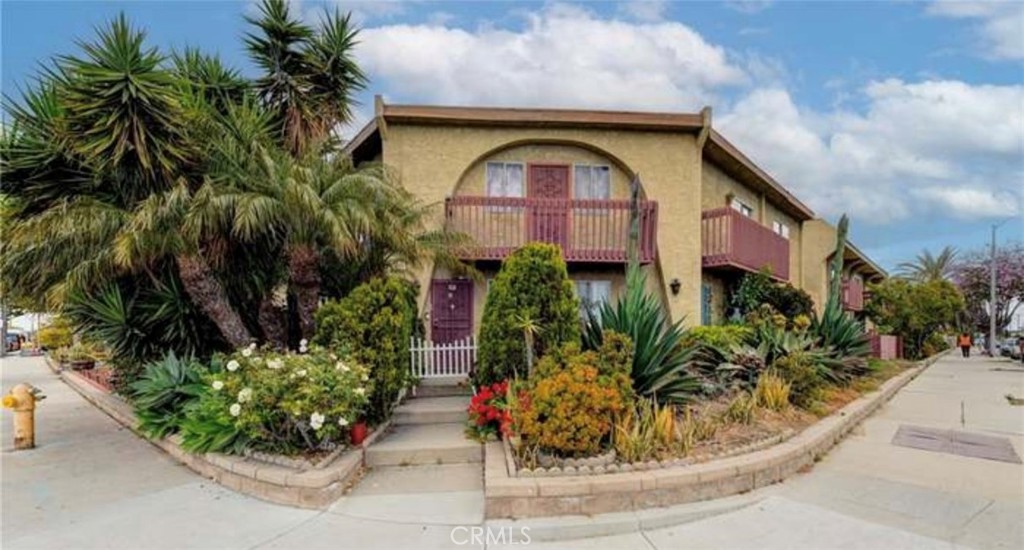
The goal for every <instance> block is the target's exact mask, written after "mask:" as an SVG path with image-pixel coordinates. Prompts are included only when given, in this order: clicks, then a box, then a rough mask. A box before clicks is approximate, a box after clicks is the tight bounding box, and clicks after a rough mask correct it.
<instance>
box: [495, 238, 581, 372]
mask: <svg viewBox="0 0 1024 550" xmlns="http://www.w3.org/2000/svg"><path fill="white" fill-rule="evenodd" d="M579 315H580V314H579V302H578V300H577V299H576V291H575V289H574V288H573V284H572V281H570V280H569V274H568V271H567V270H566V266H565V260H564V259H562V249H561V248H559V247H558V246H557V245H553V244H542V243H531V244H528V245H526V246H524V247H522V248H520V249H519V250H516V251H515V252H513V253H512V254H511V255H510V256H509V257H508V258H506V259H505V261H504V263H503V264H502V266H501V271H499V272H498V275H497V276H495V278H494V281H493V282H492V283H491V288H490V291H489V292H488V293H487V304H486V305H485V306H484V316H483V320H482V326H481V329H480V349H479V352H478V356H477V357H478V364H477V370H476V372H475V381H476V382H477V384H481V385H482V384H491V383H494V382H498V381H500V380H503V379H505V378H508V377H509V376H511V375H512V374H513V373H517V374H518V375H520V376H525V375H526V343H525V339H524V335H523V326H522V324H521V321H522V320H523V319H529V320H531V321H532V322H533V323H535V324H536V325H537V326H538V327H539V329H540V330H539V332H538V334H536V336H535V338H534V356H535V357H540V356H541V355H543V354H544V352H545V351H547V350H548V349H552V348H554V347H557V346H559V345H561V344H562V343H568V342H575V343H579V341H580V317H579Z"/></svg>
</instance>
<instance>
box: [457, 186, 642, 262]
mask: <svg viewBox="0 0 1024 550" xmlns="http://www.w3.org/2000/svg"><path fill="white" fill-rule="evenodd" d="M657 218H658V203H657V202H655V201H640V242H639V249H638V251H637V252H638V256H639V259H640V261H641V262H645V263H646V262H651V261H654V255H655V251H656V246H657V244H656V243H657V224H658V219H657ZM445 220H446V227H447V228H448V230H449V231H455V232H461V233H465V234H467V235H469V236H470V237H471V238H472V239H473V242H472V243H471V244H469V245H466V246H464V247H463V249H462V251H461V255H462V257H464V258H467V259H474V260H501V259H504V258H505V257H506V256H508V255H509V254H510V253H511V252H512V251H513V250H515V249H517V248H519V247H521V246H523V245H524V244H526V243H529V242H533V241H541V242H547V243H554V244H557V245H560V246H561V247H562V252H563V255H564V256H565V259H566V261H576V262H625V261H626V260H627V259H628V258H627V245H628V242H629V201H628V200H572V199H539V198H533V197H525V198H520V197H473V196H460V197H449V198H448V199H447V200H446V201H445Z"/></svg>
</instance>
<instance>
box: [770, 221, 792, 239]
mask: <svg viewBox="0 0 1024 550" xmlns="http://www.w3.org/2000/svg"><path fill="white" fill-rule="evenodd" d="M772 231H774V232H775V234H776V235H778V236H780V237H782V238H783V239H789V226H788V225H786V224H784V223H782V222H780V221H779V220H775V221H774V222H772Z"/></svg>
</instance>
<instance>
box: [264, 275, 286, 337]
mask: <svg viewBox="0 0 1024 550" xmlns="http://www.w3.org/2000/svg"><path fill="white" fill-rule="evenodd" d="M259 321H260V329H262V330H263V337H264V338H266V339H267V342H268V343H270V345H272V346H274V347H275V348H277V349H285V348H287V347H288V285H286V284H284V283H282V284H279V285H276V286H275V287H274V288H272V289H270V292H269V293H267V295H266V296H264V297H263V300H262V301H260V311H259Z"/></svg>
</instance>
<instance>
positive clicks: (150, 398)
mask: <svg viewBox="0 0 1024 550" xmlns="http://www.w3.org/2000/svg"><path fill="white" fill-rule="evenodd" d="M202 373H203V366H202V364H201V363H199V362H198V361H196V360H195V359H193V358H192V357H182V358H179V357H178V356H177V355H175V354H174V352H173V351H172V352H169V353H168V354H167V355H165V356H164V357H163V358H162V359H160V360H159V361H154V362H152V363H149V364H147V365H146V366H145V370H144V371H143V373H142V376H141V377H140V378H139V379H138V380H136V381H135V382H133V383H132V384H131V386H130V387H131V391H132V395H131V397H132V401H133V402H134V404H135V415H136V416H137V417H138V418H139V429H140V430H141V431H142V433H144V434H146V435H147V436H149V437H152V438H156V439H159V438H162V437H165V436H167V435H170V434H172V433H174V432H176V431H177V430H178V429H179V428H180V426H181V422H182V420H184V418H185V409H186V407H187V406H188V405H189V404H190V403H192V402H195V401H196V400H198V399H199V397H200V396H201V395H202V394H203V392H204V391H206V389H207V388H206V385H205V384H204V383H203V379H202Z"/></svg>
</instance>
